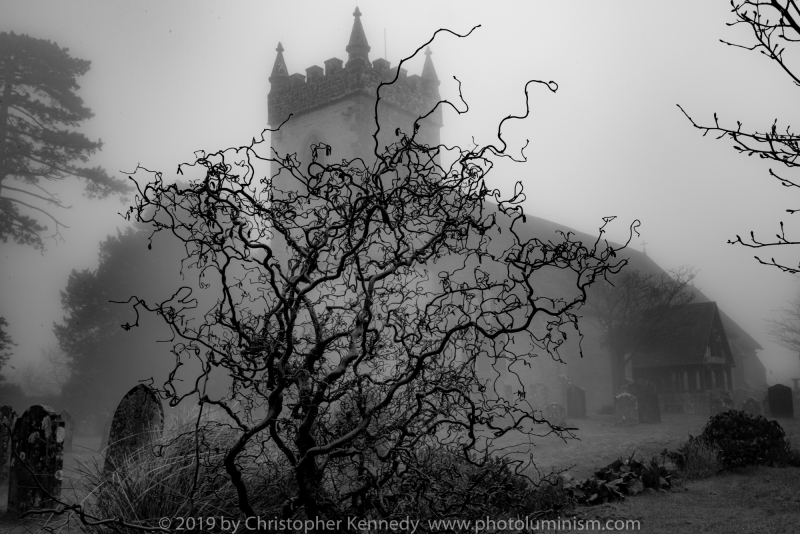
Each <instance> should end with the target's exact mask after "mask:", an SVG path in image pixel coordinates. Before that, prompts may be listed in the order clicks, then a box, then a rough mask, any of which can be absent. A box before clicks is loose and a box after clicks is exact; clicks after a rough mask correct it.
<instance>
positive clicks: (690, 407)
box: [683, 393, 697, 414]
mask: <svg viewBox="0 0 800 534" xmlns="http://www.w3.org/2000/svg"><path fill="white" fill-rule="evenodd" d="M683 413H687V414H695V413H697V408H696V407H695V405H694V403H693V402H692V396H691V394H689V393H684V394H683Z"/></svg>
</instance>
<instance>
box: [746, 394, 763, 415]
mask: <svg viewBox="0 0 800 534" xmlns="http://www.w3.org/2000/svg"><path fill="white" fill-rule="evenodd" d="M742 411H743V412H747V413H749V414H750V415H752V416H754V417H755V416H758V415H761V403H760V402H758V401H757V400H756V399H754V398H753V397H747V399H745V401H744V403H743V404H742Z"/></svg>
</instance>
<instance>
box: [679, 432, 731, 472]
mask: <svg viewBox="0 0 800 534" xmlns="http://www.w3.org/2000/svg"><path fill="white" fill-rule="evenodd" d="M718 454H719V449H718V448H717V447H715V446H714V445H712V444H710V443H708V442H707V441H706V440H704V439H700V438H692V437H689V441H687V442H686V443H685V444H683V445H682V446H681V447H680V448H679V449H678V455H677V458H676V459H675V464H676V465H677V466H678V469H679V472H680V476H681V478H682V479H684V480H701V479H704V478H708V477H710V476H713V475H715V474H717V473H718V472H719V471H720V469H722V464H721V463H720V462H719V460H718Z"/></svg>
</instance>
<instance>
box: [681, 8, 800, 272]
mask: <svg viewBox="0 0 800 534" xmlns="http://www.w3.org/2000/svg"><path fill="white" fill-rule="evenodd" d="M731 7H732V11H733V13H734V15H735V16H736V20H735V21H734V22H732V23H729V24H728V25H729V26H736V25H742V24H743V25H745V26H749V27H750V29H751V30H752V31H753V36H754V37H755V43H754V44H752V45H749V46H748V45H742V44H737V43H731V42H728V41H725V40H722V42H723V43H725V44H727V45H729V46H734V47H737V48H743V49H745V50H750V51H756V52H759V53H761V54H763V55H764V56H766V57H767V58H769V59H770V60H772V61H774V62H775V63H776V64H777V65H778V66H779V67H780V68H781V70H783V72H785V73H786V75H787V76H788V77H789V79H790V80H791V81H792V83H794V84H795V85H800V78H798V75H797V74H796V73H797V65H796V60H795V59H794V58H793V57H792V55H791V50H790V54H787V53H786V52H787V46H789V45H792V44H793V43H797V42H798V41H800V9H798V5H797V2H796V1H795V0H746V1H741V0H731ZM678 107H679V108H680V109H681V111H683V113H684V114H685V115H686V117H687V118H688V119H689V120H690V121H691V123H692V125H693V126H694V127H695V128H698V129H700V130H702V131H703V135H707V134H708V133H712V134H714V135H717V138H718V139H722V138H728V139H730V140H731V141H732V142H733V148H734V149H736V150H737V151H739V152H740V153H742V154H745V155H748V156H753V155H755V156H758V157H759V158H762V159H766V160H771V161H774V162H777V163H779V164H781V165H783V166H784V167H786V169H787V170H788V171H791V170H793V169H795V168H796V167H797V166H798V165H800V161H798V156H800V136H798V134H796V133H794V131H793V130H792V129H791V127H790V126H788V125H787V126H786V127H779V126H778V120H777V119H775V121H773V123H772V125H771V126H770V127H769V128H768V129H766V130H763V131H758V130H754V131H744V130H742V123H741V122H738V121H737V123H736V128H731V127H727V126H722V125H720V122H719V119H718V117H717V114H716V113H715V114H714V125H713V126H706V125H701V124H697V123H696V122H695V121H694V120H693V119H692V118H691V117H690V116H689V114H688V113H686V111H684V110H683V108H681V106H680V105H679V106H678ZM769 174H770V176H772V177H774V178H775V179H777V180H778V181H779V182H780V184H781V185H783V186H784V187H790V188H795V187H800V183H798V181H797V180H796V179H794V178H787V177H786V175H784V174H782V173H778V172H776V171H775V170H773V169H772V168H770V169H769ZM797 211H799V210H797V209H787V210H786V212H787V213H789V214H793V213H795V212H797ZM728 243H731V244H738V245H743V246H745V247H748V248H754V249H761V248H767V247H780V246H785V245H798V244H800V240H798V239H797V238H793V237H789V236H787V235H786V231H785V228H784V225H783V221H781V222H780V231H779V232H778V233H777V234H776V235H775V238H774V239H773V240H763V239H760V238H756V236H755V234H754V233H753V232H752V231H751V232H750V239H742V237H741V236H740V235H737V236H736V239H733V240H729V241H728ZM755 258H756V260H758V262H759V263H761V264H763V265H771V266H774V267H777V268H779V269H780V270H782V271H784V272H788V273H798V272H800V264H798V266H797V267H792V266H790V265H785V264H784V263H781V262H779V261H776V260H775V258H774V257H773V258H770V259H769V260H767V259H762V258H761V257H759V256H755Z"/></svg>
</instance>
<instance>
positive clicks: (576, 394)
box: [567, 384, 586, 418]
mask: <svg viewBox="0 0 800 534" xmlns="http://www.w3.org/2000/svg"><path fill="white" fill-rule="evenodd" d="M567 414H568V415H569V417H570V418H581V417H586V390H585V389H583V388H582V387H580V386H576V385H575V384H570V385H569V386H567Z"/></svg>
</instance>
